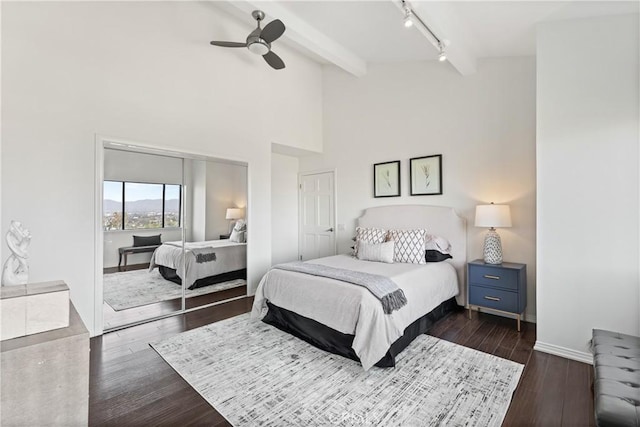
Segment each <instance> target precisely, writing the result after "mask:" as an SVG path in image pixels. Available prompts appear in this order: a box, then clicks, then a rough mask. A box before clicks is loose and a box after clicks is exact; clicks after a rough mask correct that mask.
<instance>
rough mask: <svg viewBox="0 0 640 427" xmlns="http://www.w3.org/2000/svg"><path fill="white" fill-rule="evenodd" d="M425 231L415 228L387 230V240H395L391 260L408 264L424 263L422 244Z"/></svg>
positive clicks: (423, 243)
mask: <svg viewBox="0 0 640 427" xmlns="http://www.w3.org/2000/svg"><path fill="white" fill-rule="evenodd" d="M426 234H427V232H426V231H425V230H424V229H422V228H420V229H415V230H389V240H393V241H394V242H395V251H394V256H393V260H394V261H395V262H406V263H410V264H426V260H425V254H424V245H425V236H426Z"/></svg>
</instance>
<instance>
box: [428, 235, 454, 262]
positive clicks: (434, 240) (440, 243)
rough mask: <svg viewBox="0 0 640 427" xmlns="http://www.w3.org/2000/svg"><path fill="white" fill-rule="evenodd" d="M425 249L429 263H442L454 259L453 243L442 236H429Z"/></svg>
mask: <svg viewBox="0 0 640 427" xmlns="http://www.w3.org/2000/svg"><path fill="white" fill-rule="evenodd" d="M424 249H425V259H426V260H427V262H440V261H444V260H446V259H450V258H453V257H452V256H451V243H449V241H448V240H447V239H445V238H444V237H442V236H435V235H433V234H427V236H426V237H425V243H424Z"/></svg>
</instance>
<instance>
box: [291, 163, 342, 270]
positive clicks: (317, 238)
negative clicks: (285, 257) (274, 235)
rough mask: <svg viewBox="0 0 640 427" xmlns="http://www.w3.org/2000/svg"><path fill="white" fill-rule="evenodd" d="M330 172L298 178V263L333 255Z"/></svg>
mask: <svg viewBox="0 0 640 427" xmlns="http://www.w3.org/2000/svg"><path fill="white" fill-rule="evenodd" d="M334 185H335V177H334V173H333V172H322V173H308V174H304V173H302V174H300V185H299V192H300V196H299V198H298V200H299V203H300V209H299V210H298V212H299V224H300V234H299V235H300V259H301V260H303V261H305V260H308V259H314V258H321V257H325V256H330V255H335V254H336V233H335V200H334V198H335V188H334Z"/></svg>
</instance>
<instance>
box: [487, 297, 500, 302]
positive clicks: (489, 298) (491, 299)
mask: <svg viewBox="0 0 640 427" xmlns="http://www.w3.org/2000/svg"><path fill="white" fill-rule="evenodd" d="M484 299H488V300H489V301H500V298H498V297H487V296H485V297H484Z"/></svg>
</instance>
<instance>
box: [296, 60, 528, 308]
mask: <svg viewBox="0 0 640 427" xmlns="http://www.w3.org/2000/svg"><path fill="white" fill-rule="evenodd" d="M323 85H324V90H323V94H324V137H325V141H324V147H325V148H324V154H323V155H320V156H311V157H305V158H302V159H301V160H300V170H301V171H310V170H317V169H325V168H336V169H337V193H338V200H337V207H338V223H339V224H344V225H345V227H346V231H345V232H338V236H337V237H338V249H339V252H342V253H344V252H347V251H349V247H350V246H351V240H350V239H351V237H352V236H353V234H354V229H355V221H356V218H357V217H358V216H360V215H361V214H362V210H363V209H365V208H367V207H370V206H379V205H387V204H425V205H440V206H453V207H454V208H456V210H457V211H458V213H459V214H460V215H462V216H463V217H465V218H466V219H467V224H468V227H467V229H468V251H467V253H468V256H469V259H475V258H481V257H482V245H483V240H484V235H485V233H486V229H481V228H475V227H474V226H473V220H474V213H475V206H476V205H477V204H479V203H487V202H491V201H493V202H496V203H508V204H510V205H511V209H512V217H513V218H512V219H513V225H514V226H513V228H510V229H502V230H499V232H500V235H501V236H502V241H503V250H504V254H505V260H506V261H514V262H523V263H526V264H527V267H528V268H527V273H528V274H527V278H528V282H529V287H528V304H527V309H526V313H527V316H528V318H529V319H533V316H532V315H534V314H535V269H536V267H535V233H536V224H535V197H536V194H535V191H536V190H535V61H534V58H516V59H491V60H482V61H479V63H478V72H477V73H476V74H473V75H470V76H464V77H463V76H461V75H460V74H459V73H458V72H456V71H455V70H454V69H453V68H452V67H451V66H450V65H449V64H446V63H445V64H442V63H439V62H437V61H424V62H415V63H398V64H387V65H372V66H370V67H369V68H368V73H367V75H366V76H364V77H361V78H359V79H356V78H354V77H352V76H350V75H347V74H345V73H344V72H342V71H339V70H337V69H335V68H332V69H326V71H325V73H324V81H323ZM431 154H442V155H443V160H442V161H443V190H444V194H443V195H441V196H414V197H411V196H408V194H409V159H410V158H411V157H420V156H425V155H431ZM391 160H400V161H401V162H402V163H401V182H402V197H395V198H379V199H375V198H373V164H374V163H378V162H384V161H391Z"/></svg>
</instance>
